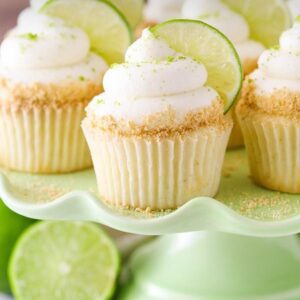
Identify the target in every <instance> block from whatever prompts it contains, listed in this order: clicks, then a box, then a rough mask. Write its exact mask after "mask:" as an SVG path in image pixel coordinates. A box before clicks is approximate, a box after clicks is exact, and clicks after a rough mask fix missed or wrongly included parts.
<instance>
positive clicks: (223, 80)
mask: <svg viewBox="0 0 300 300" xmlns="http://www.w3.org/2000/svg"><path fill="white" fill-rule="evenodd" d="M150 30H151V32H152V33H153V34H154V35H155V36H157V37H159V38H162V39H163V40H165V41H166V42H167V43H168V45H169V46H170V47H171V48H172V49H174V50H176V51H178V52H180V53H182V54H184V55H186V56H190V57H192V58H194V59H196V60H198V61H201V62H202V63H203V64H204V66H205V67H206V70H207V72H208V80H207V83H206V85H207V86H210V87H212V88H214V89H215V90H216V91H217V92H218V93H219V95H220V96H221V97H222V99H223V100H224V105H225V107H224V110H225V112H226V111H228V110H229V108H230V107H231V105H232V104H233V102H234V100H235V99H236V98H237V95H238V93H239V91H240V88H241V85H242V79H243V73H242V67H241V63H240V60H239V56H238V54H237V52H236V50H235V49H234V47H233V45H232V44H231V42H230V41H229V40H228V39H227V38H226V37H225V36H224V35H223V34H222V33H221V32H220V31H218V30H217V29H215V28H213V27H211V26H209V25H207V24H206V23H203V22H201V21H198V20H171V21H167V22H165V23H161V24H159V25H156V26H154V27H152V28H151V29H150Z"/></svg>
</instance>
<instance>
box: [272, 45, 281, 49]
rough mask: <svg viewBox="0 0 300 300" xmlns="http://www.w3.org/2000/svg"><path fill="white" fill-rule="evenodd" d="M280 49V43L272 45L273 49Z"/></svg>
mask: <svg viewBox="0 0 300 300" xmlns="http://www.w3.org/2000/svg"><path fill="white" fill-rule="evenodd" d="M279 49H280V46H279V45H275V46H273V47H272V50H279Z"/></svg>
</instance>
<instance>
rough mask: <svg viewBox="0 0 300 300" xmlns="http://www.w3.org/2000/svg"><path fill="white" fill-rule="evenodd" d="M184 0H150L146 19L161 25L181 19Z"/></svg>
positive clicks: (145, 11) (146, 9) (147, 5)
mask: <svg viewBox="0 0 300 300" xmlns="http://www.w3.org/2000/svg"><path fill="white" fill-rule="evenodd" d="M183 2H184V0H148V3H147V4H146V6H145V9H144V17H145V20H146V21H148V22H154V23H161V22H164V21H167V20H170V19H175V18H179V17H180V11H181V7H182V4H183Z"/></svg>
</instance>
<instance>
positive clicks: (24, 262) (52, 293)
mask: <svg viewBox="0 0 300 300" xmlns="http://www.w3.org/2000/svg"><path fill="white" fill-rule="evenodd" d="M119 264H120V262H119V255H118V251H117V249H116V247H115V245H114V244H113V242H112V241H111V240H110V239H109V237H108V236H107V235H106V234H105V233H104V232H103V231H102V230H101V229H100V228H99V227H98V226H97V225H94V224H91V223H82V222H40V223H37V224H36V225H33V226H32V227H30V228H29V229H28V230H27V231H25V233H24V234H23V235H22V237H21V239H20V240H19V241H18V243H17V245H16V248H15V250H14V253H13V255H12V258H11V261H10V267H9V276H10V280H11V285H12V290H13V292H14V295H15V297H16V299H18V300H29V299H32V300H34V299H36V300H38V299H40V300H62V299H72V300H73V299H74V300H75V299H76V300H102V299H108V298H109V297H111V295H112V293H113V292H114V289H115V284H116V278H117V275H118V271H119Z"/></svg>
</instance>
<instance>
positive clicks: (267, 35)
mask: <svg viewBox="0 0 300 300" xmlns="http://www.w3.org/2000/svg"><path fill="white" fill-rule="evenodd" d="M222 1H223V2H224V3H225V4H227V5H228V6H229V7H230V8H231V9H232V10H234V11H236V12H238V13H239V14H241V15H242V16H244V18H245V19H246V20H247V22H248V24H249V26H250V35H251V38H252V39H254V40H256V41H259V42H261V43H262V44H264V45H265V46H266V47H272V46H274V45H277V44H278V41H279V37H280V34H281V33H282V32H283V31H284V30H286V29H287V28H289V27H290V26H291V16H290V12H289V9H288V7H287V4H286V3H285V1H283V0H222Z"/></svg>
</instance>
